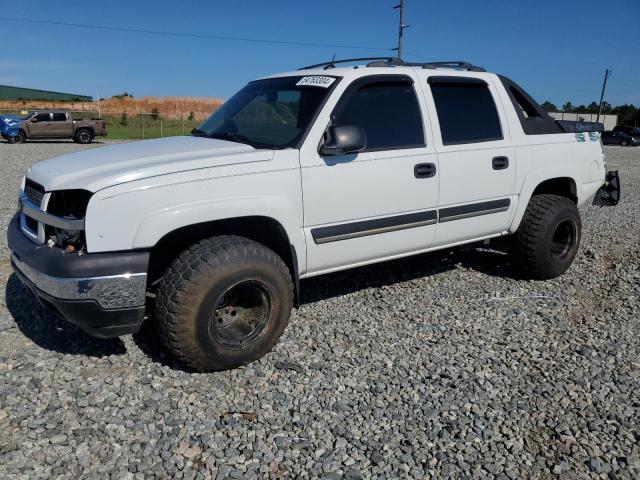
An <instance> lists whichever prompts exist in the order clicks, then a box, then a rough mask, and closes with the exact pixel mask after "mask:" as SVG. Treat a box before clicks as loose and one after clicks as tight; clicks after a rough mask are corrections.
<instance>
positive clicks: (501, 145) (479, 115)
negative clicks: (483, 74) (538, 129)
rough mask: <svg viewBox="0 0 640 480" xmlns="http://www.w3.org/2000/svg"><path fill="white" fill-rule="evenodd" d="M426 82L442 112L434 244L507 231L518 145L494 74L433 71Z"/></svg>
mask: <svg viewBox="0 0 640 480" xmlns="http://www.w3.org/2000/svg"><path fill="white" fill-rule="evenodd" d="M425 79H426V76H425V77H423V80H425ZM423 85H424V86H425V89H426V90H427V92H428V94H427V96H428V101H429V102H430V104H431V105H433V108H434V110H435V112H436V115H434V116H435V117H437V118H435V119H434V122H433V125H434V133H435V136H436V147H437V149H438V159H439V166H440V197H439V202H438V204H439V208H438V231H437V234H436V238H435V241H434V246H441V245H448V244H453V243H457V242H463V241H467V240H471V239H474V238H482V237H488V236H492V235H496V234H500V233H502V232H505V231H506V230H507V228H508V226H509V224H510V223H511V219H512V217H513V214H514V211H515V208H516V201H515V197H514V187H515V149H514V148H513V146H512V145H511V143H510V140H509V133H508V131H507V128H506V125H507V123H506V119H505V116H504V111H503V110H502V107H501V105H502V104H501V103H500V102H499V101H496V99H497V98H498V96H497V92H496V91H495V88H494V87H493V85H492V84H491V83H490V80H489V79H487V80H485V79H483V78H473V77H463V76H437V75H432V76H430V77H428V79H426V82H424V83H423Z"/></svg>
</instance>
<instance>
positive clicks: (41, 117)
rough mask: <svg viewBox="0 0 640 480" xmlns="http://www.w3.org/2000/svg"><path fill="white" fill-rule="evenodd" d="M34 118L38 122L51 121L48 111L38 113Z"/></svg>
mask: <svg viewBox="0 0 640 480" xmlns="http://www.w3.org/2000/svg"><path fill="white" fill-rule="evenodd" d="M35 118H36V120H37V121H39V122H49V121H51V114H50V113H38V114H37V115H36V117H35Z"/></svg>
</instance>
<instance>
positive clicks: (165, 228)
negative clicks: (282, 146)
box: [131, 195, 307, 272]
mask: <svg viewBox="0 0 640 480" xmlns="http://www.w3.org/2000/svg"><path fill="white" fill-rule="evenodd" d="M242 217H265V218H269V219H271V220H273V221H275V222H277V223H278V224H279V225H280V226H281V227H282V229H283V230H284V232H285V234H286V235H287V237H288V239H289V242H290V244H291V245H292V246H293V248H294V249H295V251H296V253H297V260H298V265H297V268H298V270H299V271H300V272H304V271H305V270H306V258H307V255H306V251H307V250H306V241H305V238H304V233H303V230H302V228H301V227H300V225H297V221H296V215H295V212H294V211H292V209H291V207H290V205H289V204H287V202H286V201H285V199H284V198H282V197H277V196H268V195H250V196H246V195H243V196H240V197H226V198H216V199H215V200H211V201H204V202H194V203H188V204H182V205H175V206H173V207H171V208H169V209H162V210H157V211H154V212H152V213H151V214H149V215H147V216H146V217H144V218H143V219H142V220H141V221H140V223H139V224H138V228H137V231H136V232H135V234H134V236H133V242H132V246H131V248H133V249H145V248H149V247H152V246H154V245H156V244H157V243H158V242H159V241H160V240H161V239H162V238H163V237H164V236H166V235H168V234H170V233H171V232H173V231H175V230H178V229H180V228H183V227H189V226H191V225H196V224H200V223H208V222H214V221H217V220H230V219H234V218H242Z"/></svg>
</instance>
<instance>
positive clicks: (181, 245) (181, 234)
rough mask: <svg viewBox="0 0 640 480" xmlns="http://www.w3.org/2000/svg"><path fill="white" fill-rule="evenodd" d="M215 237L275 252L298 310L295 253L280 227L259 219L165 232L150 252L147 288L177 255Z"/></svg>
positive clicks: (202, 224) (215, 222)
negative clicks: (285, 269) (287, 275)
mask: <svg viewBox="0 0 640 480" xmlns="http://www.w3.org/2000/svg"><path fill="white" fill-rule="evenodd" d="M217 235H237V236H241V237H245V238H248V239H250V240H253V241H255V242H258V243H260V244H262V245H264V246H266V247H268V248H270V249H272V250H273V251H274V252H276V254H278V255H279V256H280V258H282V260H283V261H284V262H285V264H286V265H287V267H288V268H289V271H290V273H291V279H292V280H293V284H294V301H295V302H294V303H295V306H296V307H298V306H299V295H300V282H299V263H298V252H297V251H296V248H295V246H294V245H293V243H292V242H291V241H290V239H289V235H288V234H287V231H286V229H285V228H284V227H283V225H282V224H281V223H280V222H278V221H277V220H276V219H274V218H272V217H268V216H262V215H251V216H246V217H233V218H225V219H218V220H212V221H206V222H200V223H196V224H192V225H186V226H182V227H179V228H176V229H174V230H171V231H169V232H167V233H166V234H165V235H164V236H163V237H162V238H160V239H159V240H158V242H157V243H156V244H155V245H154V246H153V247H152V248H151V250H150V258H149V271H148V275H149V285H153V284H154V283H157V282H158V280H160V279H161V278H162V275H163V274H164V272H165V270H166V268H167V267H168V266H169V265H170V264H171V262H172V261H173V259H175V258H176V257H177V256H178V255H179V253H180V252H182V251H183V250H185V249H186V248H188V247H189V246H191V245H193V244H194V243H197V242H198V241H200V240H203V239H205V238H210V237H213V236H217Z"/></svg>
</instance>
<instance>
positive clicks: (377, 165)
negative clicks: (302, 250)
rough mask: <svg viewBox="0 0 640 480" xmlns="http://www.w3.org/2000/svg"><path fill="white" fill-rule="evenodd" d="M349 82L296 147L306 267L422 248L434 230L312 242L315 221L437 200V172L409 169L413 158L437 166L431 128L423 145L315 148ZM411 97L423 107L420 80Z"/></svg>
mask: <svg viewBox="0 0 640 480" xmlns="http://www.w3.org/2000/svg"><path fill="white" fill-rule="evenodd" d="M365 73H368V72H366V71H365ZM378 73H383V74H385V75H389V74H395V73H396V72H395V71H389V69H384V71H383V72H378ZM399 73H400V74H402V75H405V76H406V75H408V76H410V77H411V78H413V79H414V81H415V82H416V86H417V77H416V76H415V74H414V72H407V71H402V72H399ZM348 85H349V84H348V82H345V81H343V82H341V83H340V84H338V88H337V89H336V91H335V92H334V95H333V96H332V98H331V99H330V101H328V102H327V104H326V105H325V107H324V108H323V110H322V112H321V113H320V115H319V116H318V119H317V120H316V123H315V125H314V127H313V128H312V130H311V132H310V134H309V135H308V137H307V141H306V142H305V144H304V145H303V147H302V150H301V156H300V162H301V166H302V191H303V196H304V219H305V222H304V227H305V234H306V237H307V264H308V269H309V271H316V270H325V269H328V268H333V267H337V266H339V265H343V264H348V263H351V262H354V261H367V260H372V259H376V258H380V257H384V256H387V255H389V253H390V252H393V254H398V253H401V252H407V251H414V250H417V249H423V248H426V247H428V246H429V245H430V244H431V242H432V240H433V236H434V234H435V231H436V226H435V225H429V226H422V227H415V228H410V229H404V230H399V231H394V232H386V233H380V234H377V235H370V236H366V237H360V238H352V239H348V240H342V241H338V242H329V243H324V244H316V243H315V242H314V240H313V238H312V236H311V230H312V229H313V228H315V227H318V226H328V225H335V224H341V223H348V222H354V221H363V220H370V219H373V218H379V217H387V216H394V215H401V214H405V213H409V212H415V211H423V210H429V209H435V208H436V206H437V200H438V188H439V182H438V175H437V174H436V176H435V177H432V178H416V177H415V175H414V172H413V169H414V166H415V165H416V164H418V163H433V164H435V165H436V171H437V170H438V159H437V155H436V153H435V148H434V146H433V141H432V138H431V132H430V129H425V141H426V144H427V146H426V147H424V148H411V149H400V150H387V151H379V152H362V153H359V154H356V155H343V156H335V157H321V156H320V155H319V154H318V151H317V150H318V145H319V143H320V141H321V138H322V135H323V134H324V132H325V129H326V127H327V125H328V124H329V119H330V115H331V112H332V111H333V109H334V107H335V105H336V104H337V103H338V101H339V99H340V97H341V96H342V94H343V93H344V90H345V89H346V88H347V87H348ZM416 97H417V99H418V102H419V104H420V107H421V109H422V111H426V106H425V103H424V98H423V95H422V92H421V91H420V90H419V86H418V90H417V91H416ZM423 123H424V124H425V125H428V123H427V122H423Z"/></svg>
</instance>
